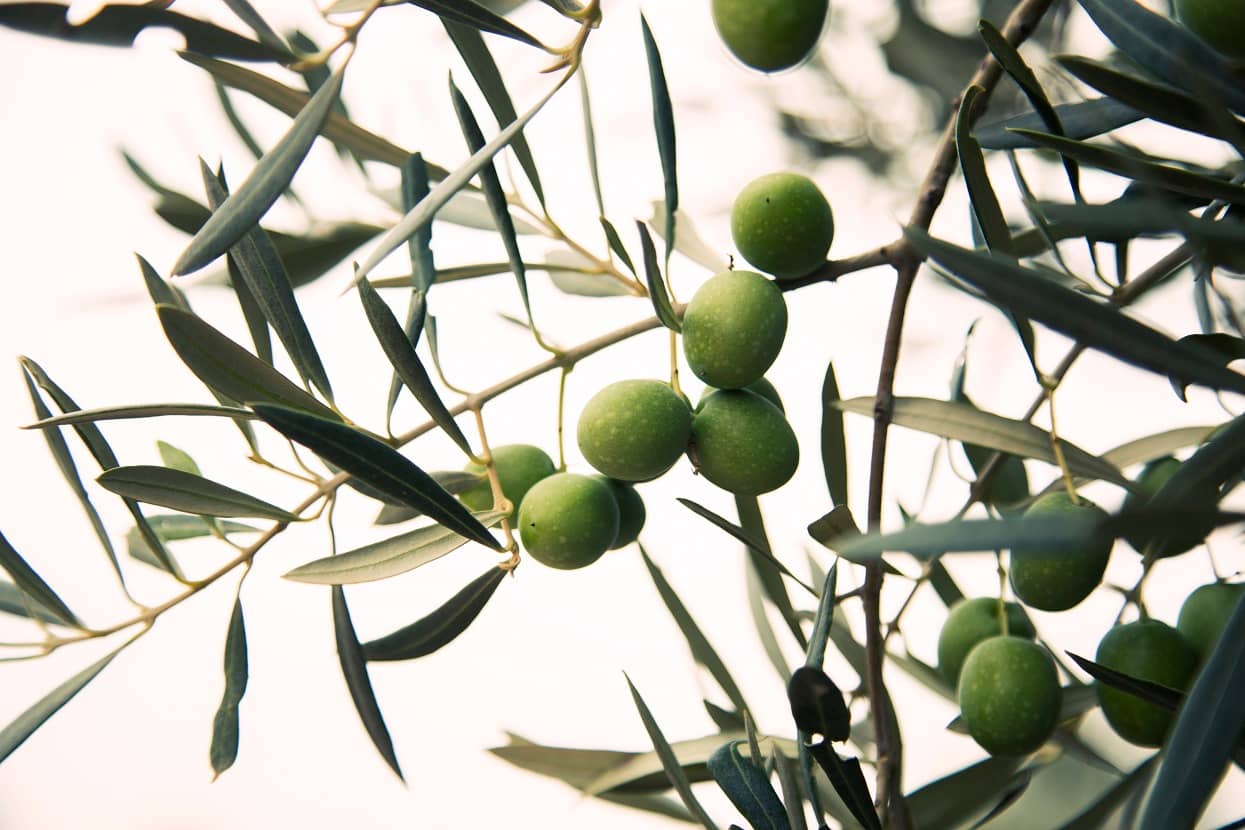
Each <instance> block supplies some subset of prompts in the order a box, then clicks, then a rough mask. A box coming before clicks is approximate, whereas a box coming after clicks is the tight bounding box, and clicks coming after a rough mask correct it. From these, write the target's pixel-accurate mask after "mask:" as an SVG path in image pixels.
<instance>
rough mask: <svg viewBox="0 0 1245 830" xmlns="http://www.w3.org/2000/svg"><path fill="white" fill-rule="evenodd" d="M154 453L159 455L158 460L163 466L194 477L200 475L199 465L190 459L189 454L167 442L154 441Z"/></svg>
mask: <svg viewBox="0 0 1245 830" xmlns="http://www.w3.org/2000/svg"><path fill="white" fill-rule="evenodd" d="M156 451H157V452H159V453H160V460H161V461H162V462H164V466H166V467H169V468H171V469H174V470H181V471H182V472H183V473H190V474H191V475H195V476H197V475H201V474H202V471H201V470H200V469H199V465H198V464H196V463H195V460H194V459H193V458H191V457H190V453H188V452H186V451H185V450H182V449H179V448H177V447H175V446H173V445H172V444H170V443H168V442H167V441H156Z"/></svg>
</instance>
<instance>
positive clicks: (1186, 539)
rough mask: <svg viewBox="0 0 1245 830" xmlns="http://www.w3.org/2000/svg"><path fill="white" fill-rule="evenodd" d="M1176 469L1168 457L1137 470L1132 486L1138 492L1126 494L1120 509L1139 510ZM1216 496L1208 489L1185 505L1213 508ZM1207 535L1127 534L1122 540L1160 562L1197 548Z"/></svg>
mask: <svg viewBox="0 0 1245 830" xmlns="http://www.w3.org/2000/svg"><path fill="white" fill-rule="evenodd" d="M1179 469H1180V461H1179V460H1177V459H1176V458H1174V457H1172V456H1170V455H1168V456H1164V457H1163V458H1158V459H1155V460H1154V461H1151V462H1150V463H1149V464H1147V465H1146V466H1145V467H1143V468H1142V469H1141V474H1140V475H1138V476H1137V481H1136V484H1137V488H1138V491H1139V492H1136V493H1132V492H1130V493H1129V494H1128V495H1127V496H1125V498H1124V504H1123V505H1122V509H1124V510H1130V509H1134V508H1137V507H1140V506H1142V505H1144V504H1145V503H1146V502H1148V501H1149V500H1150V499H1152V498H1154V494H1155V493H1157V492H1158V491H1159V490H1160V489H1162V487H1163V485H1164V484H1166V483H1167V480H1168V479H1170V478H1171V477H1172V476H1173V475H1175V473H1176V471H1177V470H1179ZM1217 495H1218V493H1217V491H1216V490H1215V489H1214V488H1209V489H1207V490H1205V491H1203V492H1199V493H1198V494H1197V495H1195V496H1194V497H1193V498H1191V499H1190V500H1189V501H1190V503H1191V504H1197V503H1198V502H1204V506H1205V507H1208V508H1209V507H1210V506H1211V505H1213V504H1214V502H1215V500H1216V497H1217ZM1209 532H1210V530H1209V529H1202V528H1197V527H1194V528H1188V527H1186V528H1183V529H1181V530H1180V531H1179V532H1178V533H1176V534H1175V535H1173V536H1164V537H1156V536H1155V535H1153V534H1145V533H1129V534H1128V535H1127V536H1125V537H1124V538H1125V539H1127V540H1128V544H1130V545H1132V547H1133V549H1134V550H1136V551H1137V552H1138V553H1149V554H1150V555H1152V556H1155V557H1157V558H1160V559H1161V558H1165V557H1168V556H1178V555H1179V554H1182V553H1185V552H1186V551H1188V550H1190V549H1191V548H1194V547H1196V546H1197V545H1199V544H1201V542H1202V540H1203V539H1205V538H1206V534H1207V533H1209ZM1147 544H1149V545H1150V550H1148V551H1147V549H1146V545H1147Z"/></svg>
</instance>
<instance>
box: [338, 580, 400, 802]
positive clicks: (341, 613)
mask: <svg viewBox="0 0 1245 830" xmlns="http://www.w3.org/2000/svg"><path fill="white" fill-rule="evenodd" d="M330 590H331V591H332V592H333V634H334V637H335V638H336V640H337V657H338V660H339V661H340V663H341V667H342V676H343V677H345V678H346V686H347V688H348V689H349V690H350V698H351V700H353V701H354V706H355V710H356V711H358V713H359V718H360V720H362V721H363V728H364V729H366V730H367V734H368V737H370V738H371V739H372V745H373V746H375V747H376V751H377V752H379V753H380V757H381V758H384V759H385V763H386V764H388V765H389V769H391V770H393V774H394V775H396V776H398V778H399V780H401V781H403V782H404V783H405V781H406V779H405V778H404V777H403V775H402V769H401V767H399V766H398V758H397V756H396V755H395V754H394V752H393V740H392V739H391V738H390V737H389V729H388V728H387V727H386V726H385V719H384V717H382V716H381V713H380V706H379V705H378V704H377V703H376V694H375V693H374V692H373V691H372V681H371V679H370V678H369V677H368V675H367V663H365V662H364V661H363V652H362V649H361V648H360V647H359V638H358V637H357V636H356V635H355V632H354V625H353V624H352V623H351V621H350V609H349V608H348V607H347V606H346V593H345V591H343V590H342V587H341V586H340V585H334V586H333V587H332V588H331V589H330Z"/></svg>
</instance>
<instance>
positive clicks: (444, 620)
mask: <svg viewBox="0 0 1245 830" xmlns="http://www.w3.org/2000/svg"><path fill="white" fill-rule="evenodd" d="M506 573H507V572H506V571H505V570H503V569H501V568H497V567H490V568H489V569H488V570H487V571H485V572H484V573H483V574H481V575H480V576H478V577H476V578H475V579H473V580H471V582H469V583H467V586H466V587H465V588H463V589H462V590H461V591H459V592H458V593H456V594H454V596H452V597H450V598H449V599H448V600H447V601H446V602H445V603H444V604H443V605H441V606H440V607H438V608H437V609H436V610H435V611H433V612H432V613H430V614H428V615H427V616H425V617H421V618H420V619H418V620H416V621H415V622H413V623H411V624H410V625H407V626H403V627H402V628H399V629H398V630H397V631H394V632H392V633H391V634H387V635H385V636H384V637H380V638H378V639H375V640H372V641H370V642H367V643H364V644H363V659H364V660H377V661H387V660H414V659H415V658H417V657H424V656H425V655H428V654H432V653H433V652H434V651H436V650H437V649H439V648H441V647H442V646H444V645H447V644H448V643H450V642H451V641H452V640H453V639H454V638H455V637H457V636H458V635H459V634H462V633H463V632H464V631H466V630H467V626H469V625H471V624H472V623H473V622H475V618H476V617H477V616H479V614H480V612H481V611H483V610H484V606H485V605H486V604H487V603H488V601H489V600H490V599H491V598H492V596H493V592H494V591H496V590H497V587H498V586H499V585H501V583H502V580H503V579H505V578H506Z"/></svg>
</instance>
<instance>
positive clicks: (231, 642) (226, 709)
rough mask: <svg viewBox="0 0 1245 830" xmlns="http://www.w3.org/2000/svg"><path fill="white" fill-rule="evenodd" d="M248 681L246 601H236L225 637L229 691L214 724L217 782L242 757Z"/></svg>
mask: <svg viewBox="0 0 1245 830" xmlns="http://www.w3.org/2000/svg"><path fill="white" fill-rule="evenodd" d="M247 677H248V668H247V649H246V622H245V621H244V619H243V617H242V599H241V597H239V598H237V599H236V600H234V604H233V613H232V614H230V616H229V631H228V632H227V633H226V635H225V691H224V693H223V694H222V695H221V701H220V706H219V707H218V708H217V710H216V717H215V718H213V720H212V744H211V747H210V749H209V752H208V757H209V759H210V760H211V762H212V772H214V773H215V775H214V776H213V778H216V777H219V776H220V774H221V773H222V772H224V771H225V770H227V769H229V768H230V767H231V766H233V762H234V761H235V760H236V759H237V757H238V705H239V704H240V703H241V702H242V696H243V695H244V694H246V683H247Z"/></svg>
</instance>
